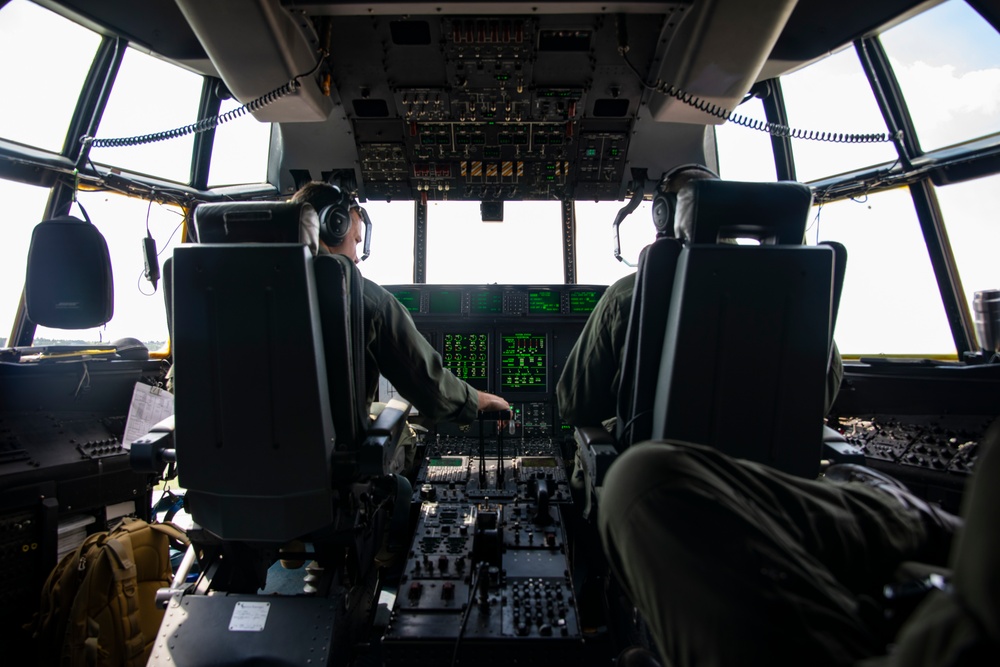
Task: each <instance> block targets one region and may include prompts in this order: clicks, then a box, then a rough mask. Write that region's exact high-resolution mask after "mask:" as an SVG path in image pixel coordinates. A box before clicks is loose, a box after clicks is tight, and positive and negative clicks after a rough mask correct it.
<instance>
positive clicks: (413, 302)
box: [392, 290, 420, 313]
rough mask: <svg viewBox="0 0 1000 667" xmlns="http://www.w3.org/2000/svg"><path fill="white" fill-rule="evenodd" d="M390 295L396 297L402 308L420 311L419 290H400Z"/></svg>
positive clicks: (412, 311) (415, 311) (414, 311)
mask: <svg viewBox="0 0 1000 667" xmlns="http://www.w3.org/2000/svg"><path fill="white" fill-rule="evenodd" d="M392 295H393V296H394V297H396V301H399V302H400V303H401V304H403V308H406V309H407V310H408V311H410V312H411V313H419V312H420V292H412V291H410V290H400V291H398V292H393V293H392Z"/></svg>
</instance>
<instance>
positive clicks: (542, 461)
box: [521, 456, 559, 468]
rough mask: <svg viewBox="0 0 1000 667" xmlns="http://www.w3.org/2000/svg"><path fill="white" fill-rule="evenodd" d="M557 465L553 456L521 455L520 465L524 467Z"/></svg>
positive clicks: (552, 466)
mask: <svg viewBox="0 0 1000 667" xmlns="http://www.w3.org/2000/svg"><path fill="white" fill-rule="evenodd" d="M558 465H559V462H558V461H556V459H555V457H554V456H522V457H521V466H522V467H524V468H555V467H556V466H558Z"/></svg>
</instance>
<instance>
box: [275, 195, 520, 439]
mask: <svg viewBox="0 0 1000 667" xmlns="http://www.w3.org/2000/svg"><path fill="white" fill-rule="evenodd" d="M292 201H303V202H308V203H310V204H312V206H313V208H314V209H316V210H317V211H321V210H323V208H325V207H326V206H329V205H331V204H332V203H335V202H337V201H340V192H339V190H337V189H336V188H335V187H334V186H332V185H330V184H328V183H319V182H313V183H308V184H306V185H305V186H303V187H302V188H301V189H300V190H299V191H298V192H296V193H295V195H293V196H292ZM350 215H351V227H350V229H349V231H348V233H347V234H346V235H345V236H344V237H343V239H342V240H341V241H340V243H336V244H334V245H332V246H331V245H329V244H327V243H326V242H324V240H323V237H322V234H321V235H320V240H319V252H320V253H324V252H325V253H336V254H340V255H344V256H346V257H348V258H350V259H351V260H353V261H354V262H355V263H358V252H357V247H358V243H360V242H361V241H362V240H363V239H362V225H363V223H362V218H361V212H360V210H359V208H358V207H357V206H356V205H354V206H352V207H351V209H350ZM362 293H363V295H364V313H365V351H366V353H365V385H366V386H365V389H366V392H367V393H366V395H367V397H368V400H369V401H371V400H372V399H373V398H374V397H375V393H376V390H377V389H378V379H379V375H380V374H381V375H383V376H385V378H386V379H387V380H389V382H391V383H392V385H393V386H394V387H395V388H396V390H397V391H399V393H400V394H401V395H402V396H404V397H405V398H406V399H407V400H409V401H410V402H411V403H412V404H413V405H414V407H416V408H417V410H419V411H420V414H421V415H422V416H424V417H427V418H429V419H432V420H438V421H444V420H447V421H454V422H458V423H464V424H468V423H471V422H473V421H475V420H476V417H477V415H478V411H479V410H489V411H492V410H507V409H509V407H510V404H509V403H508V402H507V401H505V400H504V399H502V398H501V397H499V396H496V395H494V394H490V393H487V392H485V391H477V390H476V389H474V388H473V387H471V386H469V384H468V383H466V382H464V381H462V380H460V379H458V378H457V377H455V375H454V374H453V373H452V372H451V371H449V370H448V369H446V368H445V367H444V365H443V363H442V361H441V355H439V354H438V353H437V351H435V350H434V348H433V347H431V345H430V343H428V342H427V340H426V339H425V338H424V337H423V336H422V335H421V334H420V332H419V331H417V328H416V325H414V323H413V318H412V317H410V313H409V312H407V310H406V308H404V307H403V306H402V304H400V303H399V302H398V301H397V300H396V298H395V297H394V296H392V294H390V293H389V292H387V291H386V290H385V289H384V288H383V287H381V286H380V285H378V284H376V283H374V282H372V281H371V280H368V279H367V278H364V285H363V287H362ZM411 449H412V448H411ZM409 456H412V451H411V452H410V453H409Z"/></svg>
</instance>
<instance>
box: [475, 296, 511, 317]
mask: <svg viewBox="0 0 1000 667" xmlns="http://www.w3.org/2000/svg"><path fill="white" fill-rule="evenodd" d="M469 312H470V313H471V314H473V315H500V314H501V313H503V295H502V294H500V292H472V293H471V294H470V295H469Z"/></svg>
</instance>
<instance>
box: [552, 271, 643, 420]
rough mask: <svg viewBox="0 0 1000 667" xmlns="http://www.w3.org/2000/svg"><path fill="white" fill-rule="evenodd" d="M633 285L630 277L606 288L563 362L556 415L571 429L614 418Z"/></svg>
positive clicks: (632, 276) (633, 277) (633, 279)
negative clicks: (571, 426) (564, 363)
mask: <svg viewBox="0 0 1000 667" xmlns="http://www.w3.org/2000/svg"><path fill="white" fill-rule="evenodd" d="M634 286H635V274H630V275H628V276H625V277H624V278H621V279H620V280H618V282H616V283H614V284H613V285H611V286H610V287H609V288H608V289H607V291H606V292H605V293H604V295H603V296H601V299H600V300H599V301H598V302H597V306H595V307H594V311H593V312H592V313H591V314H590V317H589V318H588V319H587V323H586V324H585V325H584V327H583V331H582V332H581V334H580V337H579V338H578V339H577V341H576V344H575V345H574V346H573V349H572V350H571V351H570V353H569V357H568V358H567V359H566V365H565V366H564V367H563V371H562V375H561V376H560V377H559V382H558V384H557V385H556V400H557V401H558V403H559V414H560V415H561V416H562V418H563V419H564V420H566V422H567V423H569V424H571V425H573V426H601V425H602V422H604V421H605V420H607V419H610V418H612V417H614V416H615V412H616V406H617V401H618V388H619V386H620V384H621V354H622V349H623V348H624V347H625V330H626V328H627V326H628V317H629V310H630V309H631V304H632V291H633V288H634Z"/></svg>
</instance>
